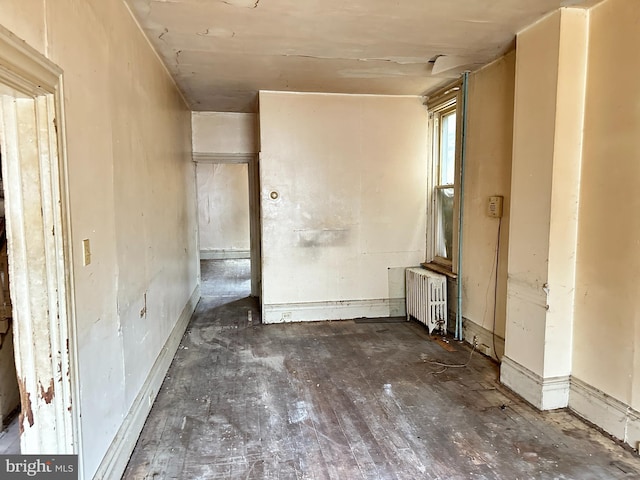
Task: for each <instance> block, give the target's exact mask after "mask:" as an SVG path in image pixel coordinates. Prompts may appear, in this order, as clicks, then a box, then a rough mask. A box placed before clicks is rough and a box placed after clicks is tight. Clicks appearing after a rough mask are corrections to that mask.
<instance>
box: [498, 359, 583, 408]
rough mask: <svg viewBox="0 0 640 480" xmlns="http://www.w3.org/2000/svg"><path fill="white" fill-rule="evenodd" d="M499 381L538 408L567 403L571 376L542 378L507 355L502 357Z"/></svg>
mask: <svg viewBox="0 0 640 480" xmlns="http://www.w3.org/2000/svg"><path fill="white" fill-rule="evenodd" d="M500 381H501V382H502V383H503V384H504V385H506V386H507V387H509V388H510V389H511V390H513V391H514V392H516V393H517V394H518V395H520V396H521V397H522V398H524V399H525V400H526V401H527V402H529V403H531V404H532V405H533V406H535V407H536V408H538V409H540V410H555V409H557V408H566V407H567V406H568V405H569V391H570V386H571V377H570V376H569V375H566V376H562V377H549V378H543V377H541V376H540V375H538V374H536V373H534V372H532V371H531V370H529V369H528V368H526V367H523V366H522V365H520V364H519V363H517V362H515V361H513V360H512V359H510V358H509V357H507V356H503V357H502V364H501V365H500Z"/></svg>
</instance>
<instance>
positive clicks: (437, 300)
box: [405, 268, 448, 333]
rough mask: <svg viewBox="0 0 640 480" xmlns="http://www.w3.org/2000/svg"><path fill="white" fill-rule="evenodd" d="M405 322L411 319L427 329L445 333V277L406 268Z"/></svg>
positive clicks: (418, 269)
mask: <svg viewBox="0 0 640 480" xmlns="http://www.w3.org/2000/svg"><path fill="white" fill-rule="evenodd" d="M405 275H406V294H407V320H410V319H411V317H413V318H415V319H416V320H418V321H419V322H421V323H424V324H425V325H426V326H427V328H428V329H429V333H431V332H432V331H433V330H439V331H440V332H441V333H445V332H446V331H447V316H448V314H447V277H446V276H444V275H441V274H439V273H435V272H432V271H430V270H425V269H424V268H407V270H406V272H405Z"/></svg>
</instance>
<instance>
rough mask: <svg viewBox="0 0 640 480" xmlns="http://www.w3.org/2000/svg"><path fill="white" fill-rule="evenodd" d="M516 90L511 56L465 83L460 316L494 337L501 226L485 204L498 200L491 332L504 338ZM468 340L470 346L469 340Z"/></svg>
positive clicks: (472, 76) (513, 63) (480, 71)
mask: <svg viewBox="0 0 640 480" xmlns="http://www.w3.org/2000/svg"><path fill="white" fill-rule="evenodd" d="M514 84H515V52H511V53H509V54H507V55H506V56H505V57H502V58H500V59H499V60H497V61H495V62H493V63H491V64H490V65H488V66H486V67H485V68H483V69H481V70H479V71H477V72H474V73H472V74H471V75H470V77H469V107H468V114H467V115H468V117H467V118H468V120H467V151H466V153H467V158H466V163H465V198H464V200H465V202H464V217H463V219H464V220H463V222H464V223H463V232H464V233H463V269H462V272H463V302H462V308H463V316H464V317H465V318H466V319H468V320H471V321H472V322H474V323H476V324H478V325H480V326H481V327H483V328H484V329H486V330H489V331H492V330H493V328H494V325H493V318H494V316H493V312H494V286H495V279H496V247H497V242H498V224H499V221H498V219H496V218H492V217H489V216H488V215H487V203H488V200H489V197H490V196H494V195H502V196H503V197H504V204H503V205H504V215H503V218H502V226H501V228H500V253H499V265H498V275H497V278H498V291H497V302H496V324H495V332H496V334H497V336H499V337H502V338H504V329H505V316H506V312H505V310H506V298H507V295H506V294H507V254H508V247H509V200H510V191H511V154H512V145H513V98H514ZM452 307H455V305H452ZM467 338H468V335H467ZM468 339H469V341H471V338H468ZM489 346H491V347H492V345H489Z"/></svg>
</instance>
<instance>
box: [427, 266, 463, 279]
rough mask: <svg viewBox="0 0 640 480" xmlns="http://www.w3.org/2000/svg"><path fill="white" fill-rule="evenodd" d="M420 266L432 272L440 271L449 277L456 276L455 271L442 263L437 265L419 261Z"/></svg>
mask: <svg viewBox="0 0 640 480" xmlns="http://www.w3.org/2000/svg"><path fill="white" fill-rule="evenodd" d="M420 265H421V266H422V268H426V269H427V270H431V271H432V272H436V273H441V274H442V275H446V276H447V277H449V278H452V279H454V280H455V279H456V278H458V274H457V273H453V272H452V271H451V269H450V268H448V267H445V266H444V265H439V264H437V263H428V262H425V263H421V264H420Z"/></svg>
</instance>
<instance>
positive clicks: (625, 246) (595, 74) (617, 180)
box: [573, 0, 640, 446]
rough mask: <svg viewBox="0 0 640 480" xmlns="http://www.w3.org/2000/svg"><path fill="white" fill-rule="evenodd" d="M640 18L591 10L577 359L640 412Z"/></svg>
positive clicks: (624, 8)
mask: <svg viewBox="0 0 640 480" xmlns="http://www.w3.org/2000/svg"><path fill="white" fill-rule="evenodd" d="M639 21H640V3H638V2H637V1H635V0H608V1H606V2H604V3H603V4H601V5H599V6H597V7H595V8H594V9H593V10H592V12H591V27H590V38H589V67H588V81H587V97H586V113H585V124H584V132H585V134H584V138H585V140H584V153H583V155H584V157H583V158H584V160H583V168H582V188H581V192H580V217H579V244H578V245H579V248H578V260H577V264H578V266H577V281H576V293H575V302H576V306H575V309H576V317H575V327H574V329H575V330H574V356H573V375H574V376H575V377H577V378H579V379H580V380H582V381H584V382H587V383H588V384H590V385H592V386H594V387H595V388H597V389H599V390H601V391H603V392H605V393H606V394H608V395H610V396H612V397H614V398H615V399H617V400H620V401H622V402H624V403H626V404H627V405H630V406H632V407H633V408H634V409H636V410H640V348H638V346H639V345H640V304H639V303H638V299H639V298H640V216H639V215H638V212H639V211H640V190H638V181H639V180H640V160H639V158H640V109H639V108H638V105H639V104H640V83H639V82H638V78H640V64H639V63H638V62H637V61H635V59H636V58H637V54H638V52H637V46H638V45H639V44H640V30H639V29H638V22H639ZM636 434H640V432H636ZM637 440H640V439H636V441H637ZM632 445H633V446H636V445H635V443H633V444H632Z"/></svg>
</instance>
